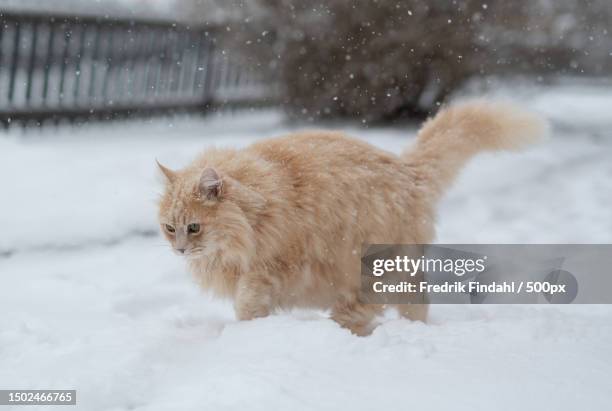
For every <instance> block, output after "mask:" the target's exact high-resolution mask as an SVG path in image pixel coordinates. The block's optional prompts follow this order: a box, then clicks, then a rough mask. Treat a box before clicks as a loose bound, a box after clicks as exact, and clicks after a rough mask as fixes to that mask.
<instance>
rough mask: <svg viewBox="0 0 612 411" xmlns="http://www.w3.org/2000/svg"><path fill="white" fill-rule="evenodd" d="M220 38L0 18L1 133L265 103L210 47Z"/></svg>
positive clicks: (210, 31) (74, 21)
mask: <svg viewBox="0 0 612 411" xmlns="http://www.w3.org/2000/svg"><path fill="white" fill-rule="evenodd" d="M220 35H223V30H218V29H216V28H215V27H205V26H200V27H198V26H193V25H187V24H180V23H176V22H163V21H141V20H136V21H134V20H129V19H120V18H112V17H108V16H100V17H92V16H76V15H73V16H68V15H49V14H32V13H22V12H2V11H0V123H1V124H3V125H4V126H8V125H10V124H11V123H14V122H20V123H22V124H26V125H27V124H37V125H40V124H43V123H45V122H47V121H53V122H57V121H60V120H69V121H86V120H88V119H92V118H93V119H102V120H105V119H114V118H117V117H124V116H132V115H147V114H154V113H165V112H175V111H205V110H207V109H210V108H211V107H218V106H223V107H237V106H241V105H251V104H262V103H266V102H269V101H271V99H272V96H271V95H270V89H269V88H266V87H265V86H264V83H263V80H262V78H261V76H259V75H258V73H257V72H255V71H254V70H251V69H250V68H249V67H246V66H244V65H241V64H239V63H238V62H237V61H232V60H231V59H229V58H228V57H227V55H225V54H224V53H222V52H221V51H219V50H218V49H217V47H216V45H217V41H218V39H219V36H220Z"/></svg>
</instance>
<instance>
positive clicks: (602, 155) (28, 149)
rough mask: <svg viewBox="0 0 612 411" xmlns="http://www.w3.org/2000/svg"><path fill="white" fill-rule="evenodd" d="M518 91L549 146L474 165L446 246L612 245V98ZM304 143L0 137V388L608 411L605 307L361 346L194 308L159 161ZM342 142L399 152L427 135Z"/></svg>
mask: <svg viewBox="0 0 612 411" xmlns="http://www.w3.org/2000/svg"><path fill="white" fill-rule="evenodd" d="M514 91H515V90H514V88H511V89H506V90H505V91H502V92H500V93H497V95H502V96H504V97H506V98H514V99H518V100H519V101H521V103H523V104H525V103H527V105H529V106H530V107H533V108H534V109H536V110H538V111H540V112H543V113H546V114H548V115H549V116H550V117H551V118H552V119H553V120H554V123H555V131H554V133H553V136H552V138H551V139H550V140H549V141H547V142H545V143H543V144H541V145H539V146H538V147H534V148H533V149H531V150H528V151H527V152H524V153H513V154H497V155H484V156H481V157H480V158H478V159H476V160H475V161H474V162H473V163H472V164H471V165H470V166H469V167H468V168H467V169H466V170H465V172H464V173H463V174H462V176H461V177H460V179H459V181H458V182H457V184H456V185H455V187H454V188H453V189H452V190H451V192H450V193H449V195H448V196H447V197H446V199H445V200H444V201H443V203H442V204H441V206H440V215H439V224H438V234H439V235H438V241H439V242H441V243H453V242H465V243H478V242H495V243H523V242H526V243H547V242H558V243H571V242H580V243H610V242H612V213H611V212H610V204H612V190H611V189H612V161H610V160H611V159H612V135H610V132H609V131H608V130H609V129H610V126H612V117H610V116H609V107H611V106H612V88H611V87H608V88H603V87H601V86H599V85H598V86H597V87H589V86H586V85H576V84H570V85H567V86H558V87H555V88H552V89H548V88H534V87H531V88H528V87H526V88H525V89H524V90H521V91H520V92H517V93H516V94H515V93H514ZM574 119H575V121H574ZM299 127H301V126H296V125H290V124H287V123H285V122H283V119H282V116H281V115H280V114H279V113H277V112H274V111H265V112H254V113H239V114H236V115H233V116H230V115H226V116H218V117H216V116H213V117H208V118H205V119H194V118H176V119H173V120H172V121H169V120H167V119H158V120H154V121H151V122H136V123H118V124H114V125H105V126H97V127H88V128H70V127H60V128H59V129H56V130H54V129H51V130H43V131H34V132H32V131H30V132H27V133H26V134H22V132H21V131H20V130H19V129H17V128H16V129H12V130H11V131H9V132H8V133H7V134H6V135H4V134H0V164H1V165H2V173H0V187H2V196H1V197H0V227H1V228H0V233H1V235H0V280H1V281H2V282H1V285H0V312H1V313H2V314H1V315H0V387H1V388H14V389H43V388H54V389H76V390H77V391H78V395H77V397H78V405H77V407H75V408H71V409H79V410H86V411H97V410H108V411H110V410H113V411H118V410H138V411H141V410H147V411H149V410H209V409H213V410H234V409H235V410H244V409H261V410H276V409H283V410H295V409H297V410H299V409H304V410H307V409H308V410H310V409H329V410H332V409H333V410H337V409H353V410H371V409H388V410H405V409H412V408H414V409H421V410H446V409H453V410H464V409H465V410H474V409H494V410H536V409H537V410H540V409H556V410H575V409H589V410H604V409H608V408H609V400H610V395H609V387H608V386H609V381H610V380H611V377H612V348H611V347H612V307H609V306H595V305H592V306H570V307H560V306H434V307H433V308H432V322H431V324H429V325H423V324H420V323H410V322H408V321H406V320H401V319H397V318H395V317H394V316H393V315H391V314H389V315H388V316H387V318H386V319H385V321H384V322H383V324H382V325H381V326H379V327H378V328H377V329H376V330H375V332H374V334H373V335H372V336H370V337H366V338H358V337H354V336H352V335H351V334H350V333H349V332H348V331H346V330H344V329H341V328H340V327H339V326H337V325H336V324H335V323H334V322H332V321H331V320H330V319H328V318H327V315H326V313H324V312H317V311H298V310H296V311H292V312H285V313H280V314H278V315H275V316H271V317H268V318H264V319H260V320H256V321H252V322H237V321H236V320H235V319H234V316H233V312H232V308H231V305H230V304H229V303H228V302H225V301H218V300H215V299H213V298H211V297H209V296H207V295H205V294H203V293H201V292H200V291H199V290H198V289H197V288H196V286H195V284H194V282H193V281H192V280H191V278H190V276H189V275H188V274H187V273H186V272H185V269H184V266H183V263H182V261H181V259H180V258H178V257H176V256H175V255H174V254H172V253H171V251H170V250H169V249H168V247H167V245H166V244H165V242H164V241H163V239H162V238H161V237H160V236H159V235H158V234H157V223H156V204H155V202H156V198H157V196H158V192H159V190H160V188H161V185H160V183H159V181H157V180H158V176H157V171H156V168H155V158H158V159H159V160H160V161H161V162H163V163H164V164H167V165H168V166H170V167H179V166H181V165H184V164H186V163H187V162H188V161H189V160H190V159H191V158H193V157H194V156H195V155H196V154H197V153H198V152H199V151H200V150H201V149H202V148H204V147H207V146H210V145H221V146H238V147H240V146H244V145H246V144H248V143H250V142H252V141H254V140H256V139H258V138H263V137H269V136H274V135H279V134H283V133H285V132H288V131H291V130H293V129H295V128H299ZM336 127H338V128H343V129H346V130H347V131H348V132H349V133H350V134H352V135H355V136H358V137H360V138H364V139H366V140H368V141H370V142H372V143H373V144H376V145H378V146H380V147H383V148H385V149H388V150H390V151H393V152H399V151H400V150H401V149H402V148H403V147H405V146H406V145H408V144H410V143H411V140H412V138H413V136H414V133H415V129H414V128H411V127H409V126H405V127H394V128H370V129H359V128H355V127H348V128H347V127H344V126H341V125H338V126H336ZM0 409H2V408H1V407H0ZM28 409H37V408H36V407H29V408H28ZM39 409H41V410H42V409H48V407H43V408H39Z"/></svg>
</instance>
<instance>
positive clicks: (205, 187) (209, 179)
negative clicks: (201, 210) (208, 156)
mask: <svg viewBox="0 0 612 411" xmlns="http://www.w3.org/2000/svg"><path fill="white" fill-rule="evenodd" d="M198 188H199V190H200V196H201V197H202V198H206V199H207V200H216V199H218V198H219V196H220V195H221V190H222V189H223V180H222V179H221V177H219V174H218V173H217V171H216V170H215V169H214V168H210V167H207V168H205V169H204V171H202V175H201V176H200V184H199V185H198Z"/></svg>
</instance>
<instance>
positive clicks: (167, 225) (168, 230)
mask: <svg viewBox="0 0 612 411" xmlns="http://www.w3.org/2000/svg"><path fill="white" fill-rule="evenodd" d="M164 228H165V229H166V231H167V232H169V233H170V234H174V231H175V230H174V227H172V226H171V225H170V224H164Z"/></svg>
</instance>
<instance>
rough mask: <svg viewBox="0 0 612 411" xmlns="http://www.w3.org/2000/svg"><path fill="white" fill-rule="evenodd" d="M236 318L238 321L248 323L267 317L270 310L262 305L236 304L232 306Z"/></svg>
mask: <svg viewBox="0 0 612 411" xmlns="http://www.w3.org/2000/svg"><path fill="white" fill-rule="evenodd" d="M234 309H235V311H236V318H237V319H238V320H240V321H248V320H252V319H254V318H261V317H267V316H268V315H269V314H270V309H269V308H268V307H267V306H265V305H262V304H245V303H239V302H237V303H236V304H235V305H234Z"/></svg>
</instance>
